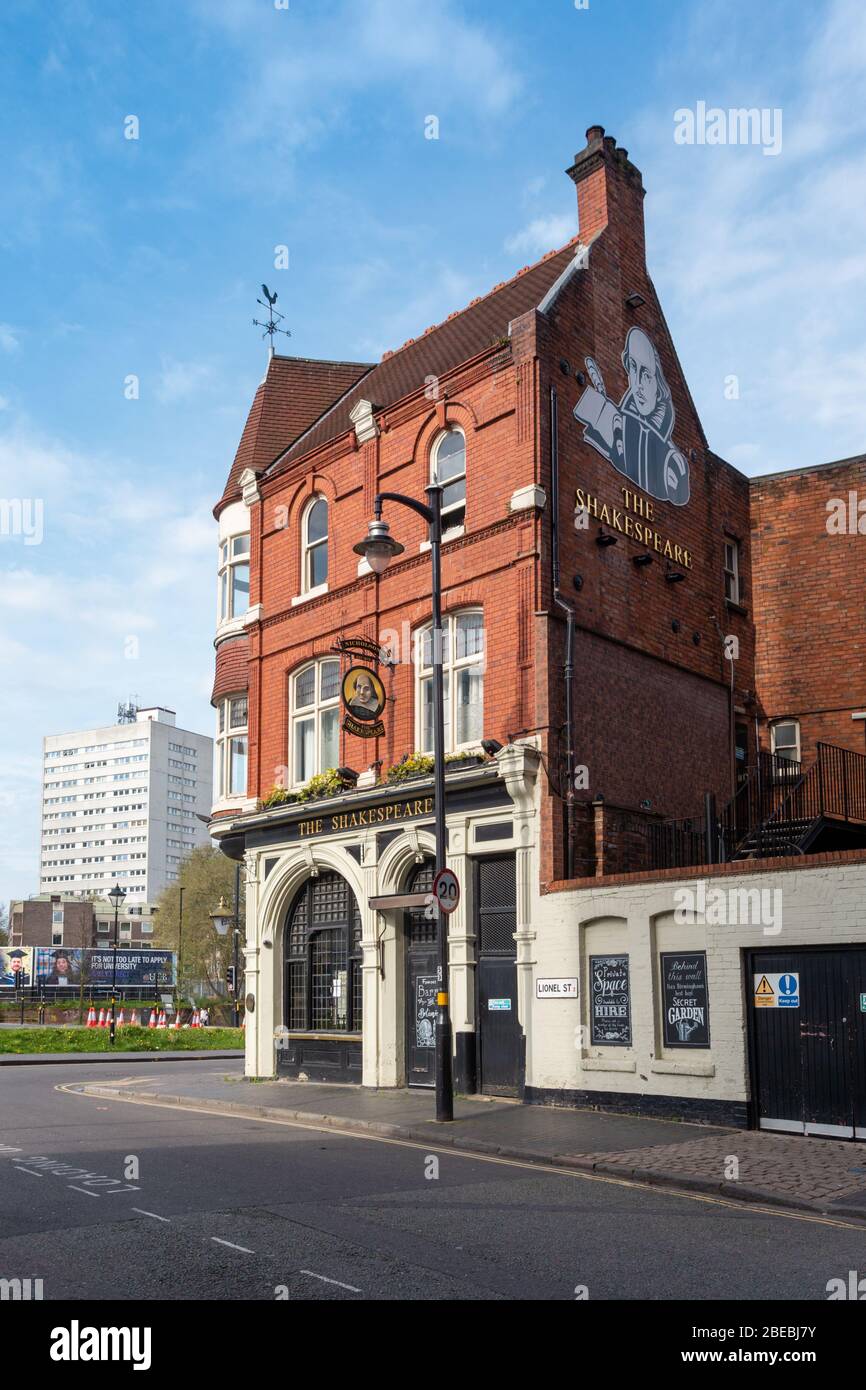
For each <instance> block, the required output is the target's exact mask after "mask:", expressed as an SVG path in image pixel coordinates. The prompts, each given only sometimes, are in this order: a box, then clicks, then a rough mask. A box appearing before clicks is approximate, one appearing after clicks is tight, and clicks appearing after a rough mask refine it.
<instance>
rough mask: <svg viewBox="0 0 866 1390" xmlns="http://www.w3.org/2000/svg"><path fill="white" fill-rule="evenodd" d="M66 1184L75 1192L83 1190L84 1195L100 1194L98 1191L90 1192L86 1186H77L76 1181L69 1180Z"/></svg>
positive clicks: (96, 1195)
mask: <svg viewBox="0 0 866 1390" xmlns="http://www.w3.org/2000/svg"><path fill="white" fill-rule="evenodd" d="M66 1186H67V1187H68V1188H71V1190H72V1191H73V1192H83V1193H84V1195H85V1196H86V1197H98V1196H99V1193H98V1192H90V1191H89V1190H88V1189H87V1188H86V1187H76V1186H75V1183H74V1182H68V1183H67V1184H66Z"/></svg>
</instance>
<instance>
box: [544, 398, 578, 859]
mask: <svg viewBox="0 0 866 1390" xmlns="http://www.w3.org/2000/svg"><path fill="white" fill-rule="evenodd" d="M550 491H551V502H550V544H551V550H552V556H551V560H552V574H553V601H554V603H555V604H556V605H557V607H558V608H562V609H563V610H564V612H565V661H564V663H563V678H564V680H565V738H566V745H565V761H566V775H567V778H568V785H567V787H566V793H565V808H566V840H565V870H566V872H565V876H566V878H574V767H575V757H574V690H573V685H574V605H573V604H571V603H569V602H567V601H566V599H564V598H563V597H562V594H561V593H560V590H559V580H560V568H559V440H558V414H557V398H556V388H555V387H554V386H551V388H550Z"/></svg>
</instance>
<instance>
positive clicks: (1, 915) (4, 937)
mask: <svg viewBox="0 0 866 1390" xmlns="http://www.w3.org/2000/svg"><path fill="white" fill-rule="evenodd" d="M8 945H9V910H8V908H7V907H6V904H5V903H0V946H8Z"/></svg>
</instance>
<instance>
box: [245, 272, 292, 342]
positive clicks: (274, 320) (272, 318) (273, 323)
mask: <svg viewBox="0 0 866 1390" xmlns="http://www.w3.org/2000/svg"><path fill="white" fill-rule="evenodd" d="M262 293H263V295H264V296H265V297H264V299H257V300H256V303H257V304H261V306H262V308H263V309H267V311H268V321H267V323H262V322H261V320H260V319H253V324H254V326H255V327H256V328H263V329H264V330H265V331H264V333H263V334H262V337H263V338H270V340H271V342H270V347H269V348H268V351H269V352H270V354H271V356H272V357H273V355H274V334H275V333H284V334H285V336H286V337H287V338H291V336H292V335H291V333H290V332H289V330H288V328H280V327H278V325H279V324H281V323H282V321H283V319H284V318H285V315H284V314H278V313H277V311H276V309H275V308H274V305H275V304H276V302H277V294H276V291H274V293H273V294H271V291H270V290H269V289H268V287H267V285H262Z"/></svg>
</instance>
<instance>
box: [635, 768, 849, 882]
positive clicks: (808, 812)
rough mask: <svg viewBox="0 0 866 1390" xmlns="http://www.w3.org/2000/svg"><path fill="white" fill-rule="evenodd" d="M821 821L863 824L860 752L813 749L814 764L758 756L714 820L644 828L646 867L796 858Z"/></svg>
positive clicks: (698, 820)
mask: <svg viewBox="0 0 866 1390" xmlns="http://www.w3.org/2000/svg"><path fill="white" fill-rule="evenodd" d="M822 817H830V818H832V819H834V820H844V821H860V822H863V823H866V754H863V753H855V752H853V750H852V749H850V748H839V747H837V745H835V744H832V743H819V744H818V745H817V748H816V756H815V761H814V762H813V763H812V764H811V765H810V766H809V767H808V768H805V769H804V768H803V765H802V763H799V762H796V761H794V760H793V759H791V758H784V757H782V756H781V755H780V754H778V753H767V752H761V753H759V755H758V760H757V762H756V764H755V765H754V767H752V768H751V769H750V770H749V773H748V776H747V777H745V778H744V780H743V782H742V783H741V785H740V787H739V788H738V790H737V792H736V795H735V796H734V797H732V799H731V800H730V801H729V803H728V805H727V806H725V807H724V809H723V810H722V812H721V814H720V815H719V816H718V817H715V816H709V815H708V816H707V817H706V818H705V819H704V820H700V819H698V818H696V817H694V816H692V817H686V818H685V819H682V820H670V821H661V822H659V823H657V824H650V825H648V826H647V847H648V857H649V866H650V868H653V869H678V868H693V867H697V866H699V865H702V864H717V863H724V862H725V861H728V860H732V859H737V858H744V857H746V856H747V855H748V856H751V857H755V858H762V857H770V856H776V855H787V854H801V853H802V852H803V849H802V846H803V844H804V843H805V842H806V837H807V835H808V833H809V831H810V830H811V829H812V828H813V827H814V825H815V823H816V821H818V820H819V819H821V818H822Z"/></svg>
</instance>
